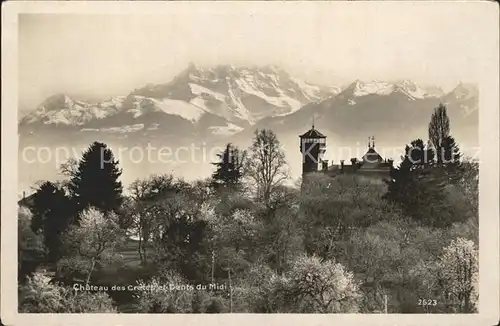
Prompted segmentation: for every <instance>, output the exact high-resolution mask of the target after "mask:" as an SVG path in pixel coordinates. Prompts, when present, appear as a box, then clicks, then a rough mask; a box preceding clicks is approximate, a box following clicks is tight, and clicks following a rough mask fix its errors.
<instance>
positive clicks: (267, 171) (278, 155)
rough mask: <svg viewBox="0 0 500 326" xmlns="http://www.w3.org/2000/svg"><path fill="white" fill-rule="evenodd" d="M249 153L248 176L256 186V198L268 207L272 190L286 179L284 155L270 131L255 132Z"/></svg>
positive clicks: (274, 135)
mask: <svg viewBox="0 0 500 326" xmlns="http://www.w3.org/2000/svg"><path fill="white" fill-rule="evenodd" d="M250 152H251V154H250V158H249V160H247V162H248V164H247V171H248V176H249V177H250V179H251V180H252V181H253V182H254V184H255V186H256V190H257V198H259V199H261V200H262V201H263V202H264V204H266V205H268V204H269V200H270V198H271V194H272V192H273V191H274V189H275V188H276V187H277V186H279V185H281V184H282V183H283V181H285V180H286V179H287V178H288V172H287V170H286V164H287V163H286V160H285V153H284V152H283V149H282V148H281V144H280V142H279V140H278V138H277V136H276V134H275V133H274V132H273V131H272V130H270V129H263V130H256V131H255V135H254V139H253V144H252V146H251V147H250Z"/></svg>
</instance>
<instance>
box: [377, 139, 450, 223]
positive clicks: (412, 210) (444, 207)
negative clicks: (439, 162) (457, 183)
mask: <svg viewBox="0 0 500 326" xmlns="http://www.w3.org/2000/svg"><path fill="white" fill-rule="evenodd" d="M433 155H434V154H433V150H432V149H431V148H430V147H429V146H425V145H424V142H423V141H422V140H421V139H417V140H414V141H412V142H411V145H410V146H408V145H407V146H406V149H405V155H404V156H403V157H402V162H401V164H400V165H399V167H398V168H396V169H394V170H393V171H392V172H391V180H390V181H388V182H387V184H388V190H387V193H386V195H385V198H386V199H388V200H390V201H392V202H394V203H396V204H398V205H399V206H400V207H401V208H402V209H403V211H404V212H405V213H406V215H408V216H411V217H413V219H415V220H417V221H419V222H421V223H423V224H426V225H432V226H436V227H441V226H445V225H447V224H449V222H450V221H451V219H452V218H453V217H452V216H448V215H449V213H450V210H449V207H448V201H447V200H446V194H445V191H444V189H445V186H446V184H445V183H444V182H443V181H444V179H443V177H442V171H441V169H438V168H436V167H435V165H434V164H433Z"/></svg>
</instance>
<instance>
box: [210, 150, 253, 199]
mask: <svg viewBox="0 0 500 326" xmlns="http://www.w3.org/2000/svg"><path fill="white" fill-rule="evenodd" d="M217 157H218V158H219V162H216V163H212V164H213V165H214V166H216V167H217V169H216V170H215V172H214V173H213V174H212V186H213V187H214V188H215V189H218V190H219V189H231V190H234V189H239V188H240V187H241V181H242V178H243V174H244V170H243V167H244V163H245V162H244V161H245V158H246V151H240V150H239V149H238V147H235V146H233V145H232V144H230V143H229V144H227V145H226V149H225V150H224V151H222V152H221V153H219V154H217Z"/></svg>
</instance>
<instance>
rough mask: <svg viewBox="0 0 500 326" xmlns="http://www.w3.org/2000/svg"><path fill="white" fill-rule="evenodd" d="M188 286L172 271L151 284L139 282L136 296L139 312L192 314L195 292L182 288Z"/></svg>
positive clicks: (152, 280)
mask: <svg viewBox="0 0 500 326" xmlns="http://www.w3.org/2000/svg"><path fill="white" fill-rule="evenodd" d="M187 285H190V284H189V283H188V282H187V280H185V279H184V278H183V277H182V276H181V275H179V274H178V273H176V272H173V271H171V270H167V271H165V272H164V273H163V275H162V276H161V277H155V278H153V279H151V280H150V281H149V282H144V281H143V280H140V281H138V282H137V287H138V291H137V294H136V295H137V298H138V307H139V310H140V311H143V312H146V313H182V312H184V313H186V312H191V311H192V303H193V300H194V294H193V293H194V291H195V290H190V289H186V288H181V286H187ZM171 286H172V287H173V288H171Z"/></svg>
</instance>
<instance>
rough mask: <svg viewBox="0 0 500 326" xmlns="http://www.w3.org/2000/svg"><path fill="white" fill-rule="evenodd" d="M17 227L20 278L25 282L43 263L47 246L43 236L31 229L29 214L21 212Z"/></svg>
mask: <svg viewBox="0 0 500 326" xmlns="http://www.w3.org/2000/svg"><path fill="white" fill-rule="evenodd" d="M17 227H18V229H17V241H18V247H17V250H18V251H17V252H18V254H17V259H18V276H19V280H20V281H24V278H25V277H26V276H30V275H31V274H32V273H33V272H34V271H35V270H36V267H37V266H39V265H40V264H41V263H42V261H43V258H44V256H45V246H44V244H43V237H42V235H41V234H35V233H34V232H33V230H32V229H31V214H30V213H29V212H26V211H22V210H19V212H18V224H17Z"/></svg>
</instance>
